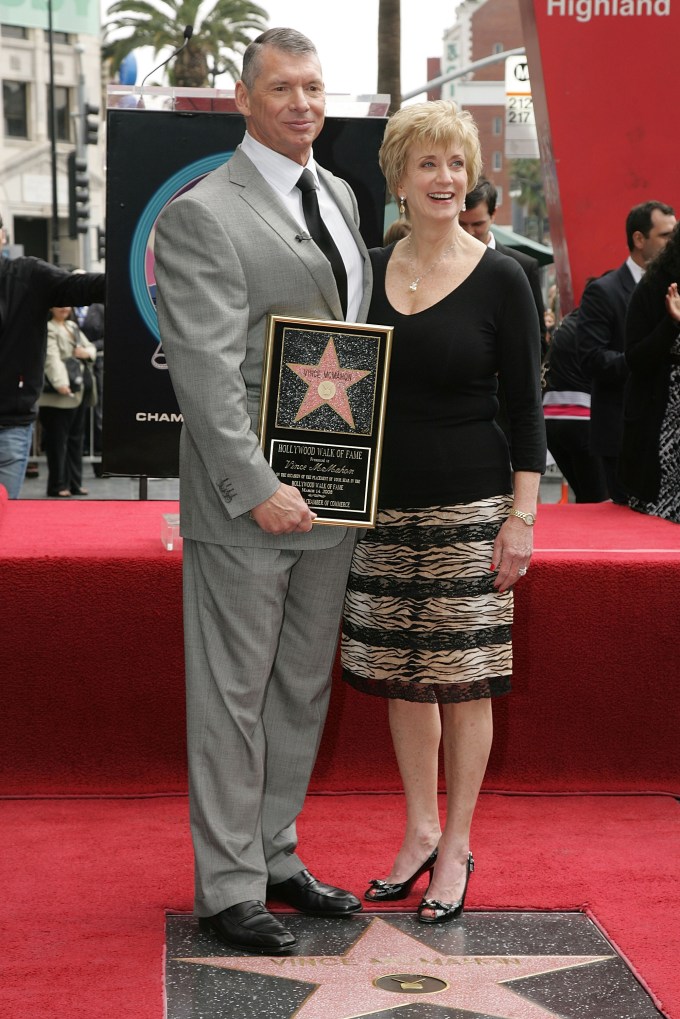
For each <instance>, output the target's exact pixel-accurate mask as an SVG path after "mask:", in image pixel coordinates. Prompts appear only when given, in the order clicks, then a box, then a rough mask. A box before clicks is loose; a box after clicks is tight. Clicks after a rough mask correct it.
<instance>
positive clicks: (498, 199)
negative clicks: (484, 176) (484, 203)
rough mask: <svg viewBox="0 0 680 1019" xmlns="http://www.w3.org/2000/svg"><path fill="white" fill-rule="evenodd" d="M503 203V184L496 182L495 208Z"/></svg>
mask: <svg viewBox="0 0 680 1019" xmlns="http://www.w3.org/2000/svg"><path fill="white" fill-rule="evenodd" d="M502 204H503V185H502V184H496V208H498V206H499V205H502Z"/></svg>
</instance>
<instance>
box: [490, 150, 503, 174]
mask: <svg viewBox="0 0 680 1019" xmlns="http://www.w3.org/2000/svg"><path fill="white" fill-rule="evenodd" d="M492 165H493V168H494V170H502V169H503V153H502V152H494V154H493V164H492Z"/></svg>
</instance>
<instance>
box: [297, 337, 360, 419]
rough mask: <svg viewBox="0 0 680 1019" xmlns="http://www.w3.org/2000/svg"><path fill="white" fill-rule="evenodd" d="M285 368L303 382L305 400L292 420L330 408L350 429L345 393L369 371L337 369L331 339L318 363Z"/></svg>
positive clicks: (350, 410)
mask: <svg viewBox="0 0 680 1019" xmlns="http://www.w3.org/2000/svg"><path fill="white" fill-rule="evenodd" d="M286 367H287V368H290V370H291V371H294V372H295V374H296V375H299V376H300V378H301V379H302V381H303V382H306V383H307V392H306V393H305V398H304V400H303V401H302V403H301V404H300V409H299V410H298V412H297V414H296V416H295V420H296V421H300V420H301V419H302V418H304V417H307V415H308V414H311V413H312V411H313V410H316V409H317V407H321V406H322V405H323V404H327V406H329V407H331V408H332V409H333V410H334V411H335V412H336V413H337V414H339V415H340V417H341V418H342V419H343V421H346V422H347V424H348V425H349V426H350V428H354V418H353V416H352V409H351V407H350V405H349V399H348V396H347V390H348V389H349V387H350V386H353V385H354V384H355V383H356V382H359V381H360V380H361V379H363V378H365V377H366V376H367V375H370V374H371V373H370V371H368V370H367V371H362V370H360V369H356V368H341V367H340V362H339V361H338V352H337V350H336V349H335V344H334V343H333V340H332V339H331V340H329V341H328V343H327V344H326V349H325V350H324V352H323V354H322V355H321V360H320V361H319V363H318V364H288V363H286Z"/></svg>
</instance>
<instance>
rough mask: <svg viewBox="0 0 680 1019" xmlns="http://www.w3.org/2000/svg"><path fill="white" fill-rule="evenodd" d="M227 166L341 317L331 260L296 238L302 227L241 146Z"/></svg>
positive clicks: (243, 194)
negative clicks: (287, 210) (302, 263)
mask: <svg viewBox="0 0 680 1019" xmlns="http://www.w3.org/2000/svg"><path fill="white" fill-rule="evenodd" d="M227 165H228V167H229V176H230V179H231V181H232V183H234V184H236V185H238V186H239V187H240V188H241V189H242V191H241V197H242V199H243V201H244V202H246V203H247V204H248V205H249V206H250V207H251V209H252V210H253V212H255V213H256V215H258V216H259V217H260V218H261V220H262V222H263V224H264V225H265V226H266V227H268V228H269V229H271V230H273V231H274V232H275V233H276V234H278V236H279V237H280V238H281V240H282V241H283V242H284V243H285V244H287V245H288V247H289V248H290V250H291V252H292V253H293V254H294V255H295V256H296V257H297V258H299V259H300V260H301V261H302V262H304V264H305V266H306V267H307V269H308V270H309V272H310V274H311V275H312V277H313V278H314V282H315V283H316V285H317V286H318V288H319V290H320V291H321V293H322V294H323V296H324V299H325V300H326V303H327V304H328V308H329V311H330V313H331V314H332V315H333V317H334V318H339V319H342V307H341V305H340V299H339V297H338V293H337V287H336V285H335V279H334V277H333V270H332V269H331V265H330V262H329V261H328V259H327V258H326V257H325V256H324V255H322V254H321V253H320V252H319V250H318V248H317V247H316V245H315V244H311V243H309V242H308V241H307V242H305V241H299V240H296V237H299V236H300V234H301V232H302V231H301V229H300V226H299V225H298V223H297V222H296V220H295V219H293V217H292V216H291V215H289V214H288V212H286V209H285V208H284V206H283V204H282V203H281V202H280V201H279V199H278V198H277V196H276V193H275V192H274V191H273V190H272V188H271V187H270V186H269V184H267V182H266V180H265V179H264V177H263V176H262V174H261V173H260V172H259V171H258V170H257V168H256V167H255V166H254V165H253V164H252V163H251V161H250V160H249V159H248V157H247V156H246V155H245V154H244V153H243V152H241V150H240V149H237V150H236V152H235V153H234V155H233V156H232V158H231V159H230V161H229V163H228V164H227ZM334 194H335V192H334ZM343 215H344V209H343Z"/></svg>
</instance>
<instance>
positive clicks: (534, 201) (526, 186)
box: [510, 159, 548, 243]
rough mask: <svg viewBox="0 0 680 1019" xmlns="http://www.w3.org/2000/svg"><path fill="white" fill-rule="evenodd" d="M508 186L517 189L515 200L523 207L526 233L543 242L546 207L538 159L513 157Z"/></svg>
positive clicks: (546, 214)
mask: <svg viewBox="0 0 680 1019" xmlns="http://www.w3.org/2000/svg"><path fill="white" fill-rule="evenodd" d="M511 166H512V170H511V171H510V186H511V188H512V189H513V190H515V191H519V193H520V194H519V197H518V199H517V202H518V204H519V205H521V206H522V208H523V209H524V215H525V217H526V221H527V234H528V236H532V237H533V238H534V240H537V241H540V242H541V243H543V241H544V239H545V224H546V220H547V217H548V207H547V204H546V200H545V186H544V183H543V170H542V167H541V160H540V159H513V160H512V163H511Z"/></svg>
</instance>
